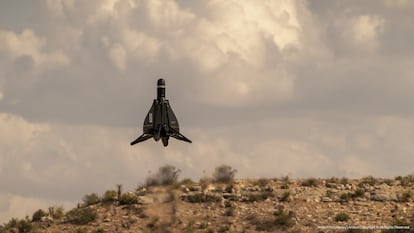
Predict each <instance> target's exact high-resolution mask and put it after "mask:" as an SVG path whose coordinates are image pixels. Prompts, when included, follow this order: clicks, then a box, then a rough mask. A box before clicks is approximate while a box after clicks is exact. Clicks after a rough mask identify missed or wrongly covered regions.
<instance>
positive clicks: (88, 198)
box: [82, 193, 100, 206]
mask: <svg viewBox="0 0 414 233" xmlns="http://www.w3.org/2000/svg"><path fill="white" fill-rule="evenodd" d="M82 200H83V203H84V204H85V206H90V205H95V204H97V203H99V201H100V200H99V197H98V195H97V194H96V193H92V194H89V195H88V194H86V195H85V196H84V197H83V199H82Z"/></svg>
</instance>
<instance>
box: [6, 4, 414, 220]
mask: <svg viewBox="0 0 414 233" xmlns="http://www.w3.org/2000/svg"><path fill="white" fill-rule="evenodd" d="M3 4H4V3H3ZM8 4H18V3H8ZM27 4H29V3H27ZM410 5H412V4H410V3H409V1H408V2H407V1H402V0H400V1H391V2H390V1H387V0H384V1H381V2H380V3H378V1H364V2H358V1H355V2H340V1H329V2H326V1H317V0H315V1H262V2H260V3H258V2H256V1H225V2H224V1H217V0H211V1H202V2H193V1H183V0H177V1H173V0H168V1H158V0H148V1H135V0H128V1H123V0H105V1H101V0H91V1H80V0H59V1H49V0H48V1H41V2H38V5H36V7H26V8H25V9H32V10H31V12H30V14H29V13H27V14H25V15H31V17H30V18H28V19H26V21H25V20H22V18H21V17H20V16H19V14H16V15H14V14H13V15H10V14H0V19H2V20H0V21H1V22H2V23H0V58H1V60H2V62H1V63H0V128H1V129H2V130H1V131H0V139H1V140H0V154H2V156H1V157H0V175H1V176H0V186H1V187H2V193H0V219H3V217H4V218H6V217H8V216H11V215H22V214H30V213H26V212H25V211H31V210H29V209H27V210H25V211H23V212H25V213H23V212H22V211H20V210H19V209H20V205H18V204H17V203H18V202H21V203H24V204H25V205H26V206H30V208H32V207H33V208H34V207H35V206H38V207H36V208H47V206H45V205H50V203H49V202H48V201H47V200H59V201H58V202H59V203H61V202H65V203H66V202H67V203H73V202H75V201H77V200H80V198H81V196H82V195H84V194H86V193H90V192H103V191H105V190H106V189H109V188H111V187H112V186H113V185H115V184H117V183H123V184H124V185H126V187H127V188H131V189H132V188H135V187H136V185H138V184H139V183H140V182H143V181H144V179H145V177H146V176H147V175H148V173H149V172H150V171H151V170H152V171H155V170H156V169H158V167H159V166H162V165H165V164H172V165H174V166H177V167H178V168H180V169H181V170H182V171H183V173H182V176H183V177H191V178H193V179H198V178H200V177H202V176H204V175H209V174H210V173H211V172H212V171H213V170H214V168H215V167H216V166H218V165H221V164H223V163H224V164H229V165H231V166H233V167H235V168H236V169H238V177H274V176H282V175H289V176H292V177H309V176H314V177H327V176H348V177H360V176H365V175H374V176H388V177H392V176H395V175H404V174H406V173H409V172H411V170H410V169H412V168H411V167H409V166H408V165H410V164H412V163H410V161H411V160H412V158H413V156H412V155H411V154H412V152H411V151H412V146H411V144H412V143H411V140H410V139H411V138H412V137H413V135H412V132H414V131H413V130H414V125H413V121H412V114H413V112H412V110H410V109H411V107H410V106H411V102H410V100H411V99H413V97H414V96H413V94H412V93H414V92H413V89H414V85H413V82H412V78H411V77H412V75H413V74H414V73H413V72H412V71H411V70H412V69H411V67H412V65H413V62H412V54H413V53H412V52H413V46H411V43H412V40H413V38H414V33H411V31H412V30H411V28H412V25H411V22H412V17H413V16H412V14H411V11H410V10H409V9H411V8H410ZM1 9H9V8H7V7H6V6H5V7H2V5H0V10H1ZM10 9H19V7H14V8H10ZM407 9H408V10H407ZM16 22H19V23H16ZM159 77H162V78H165V79H166V81H167V87H168V88H167V97H168V98H169V99H170V101H171V104H172V107H173V109H174V110H175V113H176V114H177V116H178V118H179V120H180V123H181V128H182V131H183V133H184V135H186V136H188V137H189V138H191V139H192V140H193V142H194V143H193V144H191V145H188V144H184V143H181V142H179V141H172V142H171V143H170V145H169V146H168V148H163V147H162V146H161V145H159V144H156V143H155V142H154V141H151V140H150V141H147V142H145V143H143V144H140V145H137V146H134V147H130V146H129V142H130V141H131V140H133V139H134V138H136V137H137V136H138V135H139V134H140V133H141V132H140V131H141V126H142V125H141V124H142V121H143V119H144V116H145V114H146V113H147V111H148V108H149V107H150V104H151V102H152V99H153V98H154V97H155V82H156V79H157V78H159ZM391 155H392V156H391ZM203 171H204V172H203ZM10 174H13V175H12V176H10ZM22 184H24V185H22ZM18 210H19V211H20V212H19V211H18Z"/></svg>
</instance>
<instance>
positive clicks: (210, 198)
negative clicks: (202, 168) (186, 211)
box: [185, 193, 221, 203]
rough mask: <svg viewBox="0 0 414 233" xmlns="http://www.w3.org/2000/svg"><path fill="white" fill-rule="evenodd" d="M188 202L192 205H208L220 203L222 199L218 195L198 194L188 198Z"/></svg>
mask: <svg viewBox="0 0 414 233" xmlns="http://www.w3.org/2000/svg"><path fill="white" fill-rule="evenodd" d="M185 200H186V201H188V202H191V203H207V202H219V201H221V197H220V196H217V195H211V194H204V193H196V194H194V195H190V196H187V197H186V199H185Z"/></svg>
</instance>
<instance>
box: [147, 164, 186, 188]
mask: <svg viewBox="0 0 414 233" xmlns="http://www.w3.org/2000/svg"><path fill="white" fill-rule="evenodd" d="M180 172H181V170H180V169H177V168H176V167H174V166H171V165H165V166H163V167H160V168H159V169H158V172H157V173H156V174H154V175H152V176H149V177H148V178H147V181H146V185H147V186H152V185H171V184H173V183H176V182H177V180H178V176H179V174H180Z"/></svg>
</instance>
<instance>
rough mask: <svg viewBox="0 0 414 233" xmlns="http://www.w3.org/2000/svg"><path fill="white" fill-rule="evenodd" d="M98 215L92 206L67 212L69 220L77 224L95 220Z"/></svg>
mask: <svg viewBox="0 0 414 233" xmlns="http://www.w3.org/2000/svg"><path fill="white" fill-rule="evenodd" d="M97 216H98V213H97V212H96V210H95V209H92V208H76V209H72V210H71V211H69V212H68V213H67V214H66V217H67V220H68V222H70V223H73V224H77V225H85V224H88V223H89V222H93V221H95V219H96V217H97Z"/></svg>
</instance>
